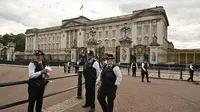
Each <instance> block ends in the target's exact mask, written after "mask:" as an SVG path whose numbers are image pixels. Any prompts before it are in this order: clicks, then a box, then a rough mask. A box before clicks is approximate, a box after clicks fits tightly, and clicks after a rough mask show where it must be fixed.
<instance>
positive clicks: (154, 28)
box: [152, 25, 157, 34]
mask: <svg viewBox="0 0 200 112" xmlns="http://www.w3.org/2000/svg"><path fill="white" fill-rule="evenodd" d="M152 33H153V34H156V33H157V25H153V26H152Z"/></svg>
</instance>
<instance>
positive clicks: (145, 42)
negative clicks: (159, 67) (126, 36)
mask: <svg viewBox="0 0 200 112" xmlns="http://www.w3.org/2000/svg"><path fill="white" fill-rule="evenodd" d="M144 44H145V45H149V37H144Z"/></svg>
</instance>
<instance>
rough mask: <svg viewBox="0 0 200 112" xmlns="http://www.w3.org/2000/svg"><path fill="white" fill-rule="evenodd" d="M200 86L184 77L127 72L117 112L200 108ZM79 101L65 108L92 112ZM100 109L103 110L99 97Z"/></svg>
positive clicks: (187, 111) (72, 111) (194, 111)
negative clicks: (164, 77) (145, 79)
mask: <svg viewBox="0 0 200 112" xmlns="http://www.w3.org/2000/svg"><path fill="white" fill-rule="evenodd" d="M199 95H200V86H199V85H194V84H192V83H188V82H183V81H171V80H156V79H155V80H153V79H151V83H146V82H145V83H142V82H140V79H139V78H132V77H130V76H125V77H124V78H123V82H122V84H121V86H120V87H119V89H118V92H117V98H116V100H115V110H114V112H200V97H199ZM81 105H82V104H79V105H77V106H75V107H73V108H71V109H68V110H66V111H65V112H88V110H89V109H82V108H81ZM96 112H102V110H101V108H100V105H99V103H98V101H96Z"/></svg>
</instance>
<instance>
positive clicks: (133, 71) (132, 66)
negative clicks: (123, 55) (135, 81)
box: [131, 61, 138, 77]
mask: <svg viewBox="0 0 200 112" xmlns="http://www.w3.org/2000/svg"><path fill="white" fill-rule="evenodd" d="M137 69H138V64H137V63H136V62H135V61H132V63H131V70H132V77H133V76H134V77H136V72H137Z"/></svg>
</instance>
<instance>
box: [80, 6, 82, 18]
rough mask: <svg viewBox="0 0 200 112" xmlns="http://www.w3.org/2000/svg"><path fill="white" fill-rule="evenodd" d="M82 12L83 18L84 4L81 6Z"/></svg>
mask: <svg viewBox="0 0 200 112" xmlns="http://www.w3.org/2000/svg"><path fill="white" fill-rule="evenodd" d="M80 10H82V16H83V4H82V6H81V8H80Z"/></svg>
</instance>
